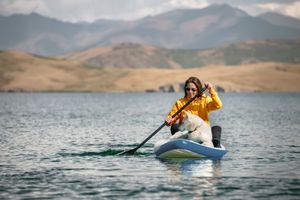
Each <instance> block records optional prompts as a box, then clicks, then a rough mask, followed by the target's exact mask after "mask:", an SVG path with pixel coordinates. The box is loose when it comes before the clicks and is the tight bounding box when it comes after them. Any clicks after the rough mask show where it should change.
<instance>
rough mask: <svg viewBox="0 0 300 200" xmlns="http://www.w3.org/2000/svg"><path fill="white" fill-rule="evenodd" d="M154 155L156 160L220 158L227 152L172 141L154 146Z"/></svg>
mask: <svg viewBox="0 0 300 200" xmlns="http://www.w3.org/2000/svg"><path fill="white" fill-rule="evenodd" d="M154 153H155V155H156V156H157V157H158V158H166V159H168V158H204V157H210V158H222V157H223V156H224V155H225V154H226V153H227V150H226V149H225V147H224V146H223V145H221V148H215V147H207V146H204V145H202V144H200V143H197V142H194V141H192V140H187V139H174V140H169V141H166V142H162V143H161V144H159V145H155V148H154Z"/></svg>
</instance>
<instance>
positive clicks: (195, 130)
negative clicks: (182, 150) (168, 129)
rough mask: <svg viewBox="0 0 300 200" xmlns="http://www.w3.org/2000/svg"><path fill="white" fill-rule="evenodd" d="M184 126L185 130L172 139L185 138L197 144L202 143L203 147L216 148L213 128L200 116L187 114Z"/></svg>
mask: <svg viewBox="0 0 300 200" xmlns="http://www.w3.org/2000/svg"><path fill="white" fill-rule="evenodd" d="M184 112H185V111H184ZM183 126H184V128H185V130H184V131H178V132H176V133H175V134H174V135H172V136H171V139H177V138H185V139H190V140H193V141H195V142H202V143H203V145H205V146H208V147H214V145H213V143H212V133H211V127H210V126H209V125H208V124H207V123H206V122H205V121H203V119H201V118H200V117H199V116H197V115H193V114H191V113H188V112H185V117H184V119H183Z"/></svg>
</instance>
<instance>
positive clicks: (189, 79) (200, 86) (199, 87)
mask: <svg viewBox="0 0 300 200" xmlns="http://www.w3.org/2000/svg"><path fill="white" fill-rule="evenodd" d="M189 83H194V84H195V85H196V87H197V93H200V90H201V89H202V84H201V81H200V80H199V79H198V78H197V77H193V76H192V77H190V78H188V79H187V80H186V81H185V85H184V97H187V93H186V87H187V85H188V84H189Z"/></svg>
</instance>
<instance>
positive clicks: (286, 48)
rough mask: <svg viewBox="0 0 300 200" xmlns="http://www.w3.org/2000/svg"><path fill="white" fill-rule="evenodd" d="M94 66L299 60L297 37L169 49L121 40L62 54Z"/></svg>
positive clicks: (171, 66)
mask: <svg viewBox="0 0 300 200" xmlns="http://www.w3.org/2000/svg"><path fill="white" fill-rule="evenodd" d="M60 58H64V59H66V60H72V61H78V62H82V63H85V64H87V65H90V66H93V67H116V68H124V67H129V68H151V67H152V68H193V67H203V66H206V65H241V64H245V63H259V62H282V63H300V39H297V40H256V41H245V42H240V43H236V44H230V45H225V46H223V47H219V48H213V49H205V50H171V49H165V48H160V47H157V46H150V45H142V44H133V43H122V44H117V45H113V46H106V47H98V48H93V49H89V50H86V51H81V52H73V53H69V54H66V55H64V56H61V57H60Z"/></svg>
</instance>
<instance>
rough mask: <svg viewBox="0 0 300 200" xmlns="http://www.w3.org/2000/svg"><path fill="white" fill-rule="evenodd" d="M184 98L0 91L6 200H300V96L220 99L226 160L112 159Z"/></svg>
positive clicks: (143, 155)
mask: <svg viewBox="0 0 300 200" xmlns="http://www.w3.org/2000/svg"><path fill="white" fill-rule="evenodd" d="M181 95H182V94H177V93H173V94H166V93H164V94H160V93H130V94H105V93H103V94H101V93H100V94H98V93H96V94H95V93H75V94H74V93H0V134H1V135H0V145H1V148H0V150H1V154H0V171H1V175H0V176H1V177H0V199H35V198H37V199H42V198H45V199H151V200H153V199H300V170H299V168H300V139H299V132H300V105H299V103H300V94H289V93H282V94H276V93H224V94H220V97H221V99H222V101H223V108H222V109H221V110H219V111H216V112H214V113H212V114H211V121H212V125H221V126H222V128H223V133H222V144H223V145H224V146H225V147H226V148H227V150H228V153H227V154H226V155H225V156H224V157H223V158H222V159H221V160H211V159H196V160H185V161H183V160H182V161H163V160H159V159H157V158H156V157H155V155H154V153H153V145H154V143H155V142H156V141H158V140H159V139H162V138H165V137H168V136H169V129H168V128H167V127H165V128H163V129H162V130H161V131H160V132H159V133H157V134H156V135H155V136H154V137H153V138H151V140H149V141H148V142H147V143H146V144H145V145H144V146H143V147H142V148H140V149H139V150H138V151H137V154H135V155H133V156H117V155H116V153H118V152H121V151H122V150H127V149H131V148H134V147H135V146H136V145H138V144H139V143H141V142H142V141H143V140H144V139H145V138H146V137H147V136H148V135H150V134H151V133H152V132H153V131H154V130H156V129H157V128H158V127H159V126H160V125H161V124H162V123H163V120H164V118H165V116H166V113H167V112H168V111H169V109H170V108H171V106H172V104H173V103H174V101H175V100H176V99H177V98H179V97H181Z"/></svg>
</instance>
